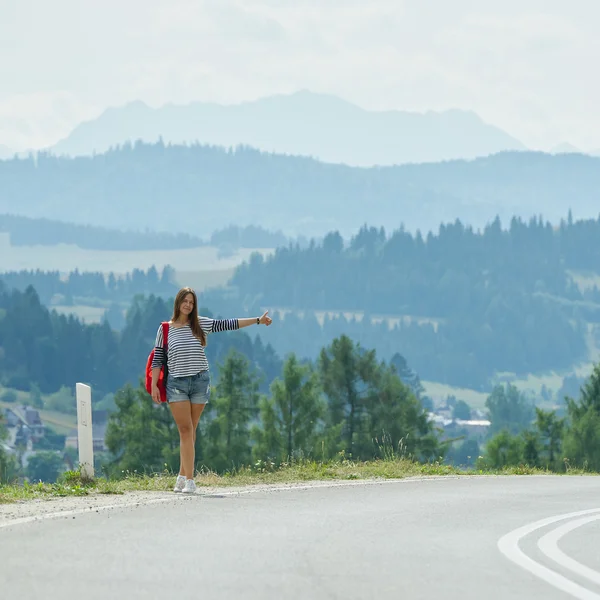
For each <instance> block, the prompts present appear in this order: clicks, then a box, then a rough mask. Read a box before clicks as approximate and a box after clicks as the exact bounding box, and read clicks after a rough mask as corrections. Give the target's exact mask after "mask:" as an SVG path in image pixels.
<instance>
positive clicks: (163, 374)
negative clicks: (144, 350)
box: [146, 321, 169, 402]
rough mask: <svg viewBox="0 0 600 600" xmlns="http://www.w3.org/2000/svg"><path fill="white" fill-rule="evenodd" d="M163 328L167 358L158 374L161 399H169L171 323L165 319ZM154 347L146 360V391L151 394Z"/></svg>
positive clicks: (164, 348) (163, 400) (164, 400)
mask: <svg viewBox="0 0 600 600" xmlns="http://www.w3.org/2000/svg"><path fill="white" fill-rule="evenodd" d="M161 325H162V330H163V350H164V352H165V360H164V362H163V364H162V366H161V368H160V373H159V374H158V382H157V385H158V390H159V392H160V401H161V402H166V401H167V352H168V346H169V323H168V322H167V321H163V322H162V323H161ZM154 350H155V349H154V348H152V352H150V354H149V356H148V361H147V362H146V391H147V392H148V393H149V394H152V361H153V360H154Z"/></svg>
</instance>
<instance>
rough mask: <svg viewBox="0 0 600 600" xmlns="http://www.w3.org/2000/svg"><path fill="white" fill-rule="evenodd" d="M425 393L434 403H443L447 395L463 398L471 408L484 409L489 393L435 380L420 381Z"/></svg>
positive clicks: (458, 398)
mask: <svg viewBox="0 0 600 600" xmlns="http://www.w3.org/2000/svg"><path fill="white" fill-rule="evenodd" d="M421 383H422V385H423V387H424V388H425V393H426V394H427V395H428V396H429V397H430V398H431V399H432V400H433V401H434V404H435V405H439V404H440V403H443V402H444V401H445V399H446V398H447V397H448V396H454V397H455V398H456V399H457V400H463V401H464V402H466V403H467V404H468V405H469V406H470V407H471V408H478V409H481V410H483V409H485V401H486V400H487V398H488V396H489V393H487V392H478V391H476V390H471V389H469V388H461V387H456V386H452V385H446V384H445V383H437V382H435V381H422V382H421Z"/></svg>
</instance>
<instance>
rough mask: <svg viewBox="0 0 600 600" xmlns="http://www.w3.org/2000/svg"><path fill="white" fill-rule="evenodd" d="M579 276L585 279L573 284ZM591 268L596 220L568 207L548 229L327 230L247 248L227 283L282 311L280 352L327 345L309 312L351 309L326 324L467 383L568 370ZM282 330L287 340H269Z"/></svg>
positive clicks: (593, 319) (582, 334)
mask: <svg viewBox="0 0 600 600" xmlns="http://www.w3.org/2000/svg"><path fill="white" fill-rule="evenodd" d="M582 273H583V274H586V273H587V275H588V279H587V280H586V281H587V282H588V285H587V286H585V287H582V288H580V287H579V286H578V284H577V277H578V276H581V274H582ZM599 273H600V218H599V219H597V220H581V221H573V219H572V217H571V216H570V215H569V216H568V217H567V219H566V220H563V221H562V222H561V223H560V225H559V226H557V227H553V226H552V225H551V224H550V223H548V222H543V221H542V220H541V219H538V218H533V219H531V220H530V221H529V222H525V221H522V220H520V219H517V218H513V219H512V220H511V222H510V224H509V226H508V228H507V229H503V228H502V225H501V222H500V220H499V219H496V220H495V221H493V222H492V223H490V224H489V225H488V226H487V227H486V228H485V229H484V230H483V231H474V230H473V229H472V228H470V227H467V226H465V225H463V224H462V223H461V222H460V221H456V222H454V223H452V224H447V225H442V226H441V227H440V229H439V233H438V234H437V235H433V234H430V235H428V236H426V237H423V236H421V235H420V234H416V235H413V234H411V233H409V232H407V231H406V230H404V229H399V230H396V231H394V232H393V233H391V234H390V235H386V233H385V231H384V230H383V229H382V228H374V227H367V226H365V227H363V228H362V229H361V230H360V232H359V233H358V234H357V235H355V236H354V237H353V238H352V239H351V241H350V243H349V244H347V245H345V244H344V242H343V240H342V237H341V236H340V234H339V233H338V232H332V233H330V234H328V235H327V236H326V237H325V239H324V241H323V243H322V244H312V245H311V246H310V247H309V248H305V249H302V248H298V247H294V246H289V247H287V248H280V249H278V250H277V251H276V252H275V253H274V254H273V255H271V256H270V257H267V258H263V257H262V256H259V255H258V254H255V255H253V256H252V257H251V259H250V260H249V261H248V262H247V263H245V264H243V265H242V266H240V267H239V268H238V269H237V270H236V273H235V275H234V277H233V280H232V284H233V286H234V287H235V288H236V289H237V295H238V296H237V297H238V298H239V299H240V300H241V301H248V300H249V299H251V300H252V302H255V303H258V304H260V305H264V306H272V307H281V308H285V309H289V310H290V313H289V316H288V315H286V317H285V325H286V326H285V327H282V328H278V330H277V333H276V334H275V339H274V340H273V344H274V346H275V347H276V348H277V349H278V351H280V352H281V351H284V350H285V351H287V350H289V349H290V346H291V345H292V344H293V345H295V346H296V347H299V348H304V347H305V344H310V343H311V342H310V339H311V338H312V337H313V336H314V337H315V344H316V345H318V344H321V343H323V342H324V341H325V342H327V340H326V339H325V340H323V338H322V336H319V335H318V331H319V329H321V328H319V326H318V325H317V324H316V321H315V318H314V316H313V313H311V312H310V311H308V309H312V310H313V311H314V310H321V311H336V310H337V311H340V312H341V311H347V312H352V311H354V312H357V313H363V314H364V315H365V316H364V317H363V318H362V320H360V319H357V318H352V317H351V318H345V317H344V316H343V315H340V316H338V317H334V318H329V319H327V320H326V324H325V325H324V329H329V330H330V332H331V333H330V334H331V335H333V336H335V335H339V333H340V332H341V331H342V330H343V331H344V332H346V333H348V334H349V335H352V336H354V337H355V338H356V339H358V340H359V341H360V342H361V343H363V344H365V345H367V346H369V345H372V346H373V347H376V348H378V351H379V352H381V354H382V356H383V357H384V358H389V356H391V355H392V354H393V353H394V352H400V353H401V354H403V355H404V356H406V357H408V359H409V360H410V362H411V364H412V365H413V366H414V368H415V369H416V370H417V372H418V373H419V374H420V375H421V377H422V378H424V379H428V380H433V381H441V382H446V383H451V384H454V385H461V386H467V387H475V388H476V389H477V388H482V387H483V388H485V387H486V386H488V385H489V382H490V379H491V378H492V377H493V375H494V373H496V372H509V373H515V374H517V375H519V374H526V373H532V372H540V371H547V370H551V369H556V370H561V369H568V368H569V367H570V366H572V365H573V364H574V363H575V362H577V361H580V360H583V359H585V357H586V353H587V347H586V336H587V334H588V331H589V327H588V326H589V325H590V324H597V323H600V290H599V289H598V285H596V283H595V281H596V279H595V278H596V277H598V274H599ZM598 281H600V279H598ZM590 282H592V283H590ZM229 294H230V295H231V294H232V292H231V291H230V292H229ZM208 295H209V294H208V293H207V296H208ZM214 296H216V293H215V294H214V295H213V297H214ZM205 301H206V302H208V300H207V299H206V298H205ZM216 302H217V299H216V297H214V299H212V300H211V301H210V302H209V303H216ZM374 315H384V316H387V317H402V316H404V317H409V319H408V320H404V322H398V323H396V324H395V325H394V326H393V327H392V330H391V331H390V328H389V327H388V326H387V325H386V324H385V323H381V324H380V325H379V327H378V328H374V327H372V326H370V325H369V322H370V319H371V318H372V317H373V316H374ZM363 321H364V322H363ZM283 330H285V331H286V338H287V339H288V340H289V345H287V346H286V341H285V340H284V339H283V337H284V336H283V335H281V337H280V338H278V337H277V335H278V333H279V332H280V331H283ZM292 331H293V332H294V334H295V335H292V334H291V332H292ZM315 350H316V349H315V348H313V347H312V346H311V351H312V352H314V351H315Z"/></svg>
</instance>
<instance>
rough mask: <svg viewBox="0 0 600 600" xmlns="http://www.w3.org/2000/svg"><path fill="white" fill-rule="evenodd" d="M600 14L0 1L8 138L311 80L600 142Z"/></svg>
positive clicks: (447, 4)
mask: <svg viewBox="0 0 600 600" xmlns="http://www.w3.org/2000/svg"><path fill="white" fill-rule="evenodd" d="M599 28H600V1H599V0H569V1H568V2H567V0H501V1H500V0H360V1H359V0H238V1H235V0H52V1H50V0H0V144H4V145H6V146H10V147H11V148H13V149H21V148H23V147H40V146H44V145H48V144H51V143H54V142H55V141H57V140H58V139H60V138H62V137H64V136H65V135H67V134H68V133H69V131H70V130H71V129H72V128H73V127H74V126H75V125H76V124H77V123H78V122H80V121H81V120H84V119H88V118H91V117H94V116H96V115H98V114H99V113H100V112H101V111H102V110H103V109H104V108H106V107H107V106H111V105H113V106H114V105H120V104H123V103H125V102H129V101H132V100H136V99H141V100H144V101H145V102H147V103H148V104H150V105H152V106H159V105H161V104H164V103H166V102H174V103H188V102H191V101H194V100H208V101H217V102H222V103H237V102H240V101H244V100H251V99H255V98H258V97H261V96H265V95H270V94H273V93H287V92H293V91H296V90H299V89H309V90H311V91H315V92H323V93H331V94H335V95H338V96H341V97H343V98H345V99H347V100H349V101H352V102H355V103H356V104H358V105H360V106H362V107H364V108H369V109H404V110H413V111H419V112H421V111H426V110H443V109H447V108H463V109H472V110H474V111H476V112H477V113H478V114H479V115H480V116H481V117H482V118H483V119H484V120H486V121H488V122H490V123H493V124H495V125H498V126H499V127H502V128H504V129H505V130H506V131H508V132H509V133H510V134H512V135H514V136H515V137H517V138H519V139H520V140H521V141H523V142H524V143H525V144H527V145H529V146H530V147H533V148H543V149H546V148H549V147H551V146H552V145H554V144H558V143H560V142H562V141H569V142H571V143H572V144H575V145H576V146H578V147H580V148H582V149H584V150H590V149H600V112H599V110H598V106H600V77H598V70H599V68H598V65H599V64H600V41H599V40H600V36H598V29H599Z"/></svg>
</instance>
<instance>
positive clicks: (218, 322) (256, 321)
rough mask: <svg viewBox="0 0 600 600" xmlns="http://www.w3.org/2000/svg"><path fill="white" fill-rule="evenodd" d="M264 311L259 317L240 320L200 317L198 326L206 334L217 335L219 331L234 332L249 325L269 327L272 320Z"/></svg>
mask: <svg viewBox="0 0 600 600" xmlns="http://www.w3.org/2000/svg"><path fill="white" fill-rule="evenodd" d="M268 312H269V311H266V312H265V313H264V314H263V315H262V316H261V317H249V318H248V317H246V318H242V319H208V318H206V317H200V326H201V327H202V329H204V331H205V332H206V333H217V332H219V331H234V330H236V329H242V328H243V327H249V326H250V325H270V324H271V323H272V322H273V319H271V317H269V314H268Z"/></svg>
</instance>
